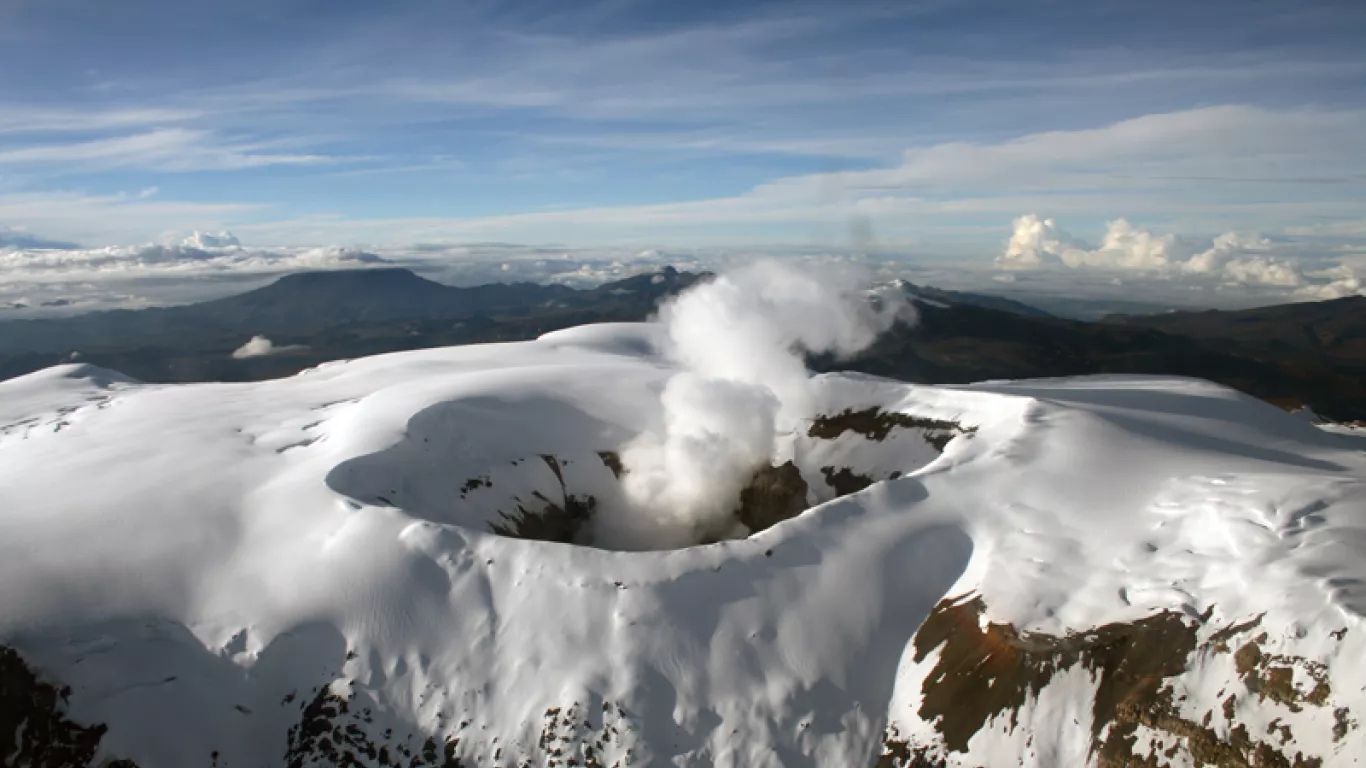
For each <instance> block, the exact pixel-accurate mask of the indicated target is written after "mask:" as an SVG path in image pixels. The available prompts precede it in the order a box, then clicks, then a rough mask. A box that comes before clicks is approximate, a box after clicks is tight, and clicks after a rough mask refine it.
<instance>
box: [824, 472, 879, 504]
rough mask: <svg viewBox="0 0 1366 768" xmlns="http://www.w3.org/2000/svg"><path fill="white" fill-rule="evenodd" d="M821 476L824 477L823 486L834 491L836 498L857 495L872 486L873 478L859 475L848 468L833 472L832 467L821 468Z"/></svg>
mask: <svg viewBox="0 0 1366 768" xmlns="http://www.w3.org/2000/svg"><path fill="white" fill-rule="evenodd" d="M821 474H822V475H824V476H825V484H826V485H828V486H830V487H831V488H833V489H835V495H836V496H837V497H839V496H848V495H849V494H851V493H858V492H859V491H861V490H863V489H864V488H867V487H868V486H870V485H872V484H873V478H871V477H869V476H867V475H860V474H859V473H857V472H855V471H853V470H852V469H850V468H848V467H840V468H839V471H835V468H834V467H821Z"/></svg>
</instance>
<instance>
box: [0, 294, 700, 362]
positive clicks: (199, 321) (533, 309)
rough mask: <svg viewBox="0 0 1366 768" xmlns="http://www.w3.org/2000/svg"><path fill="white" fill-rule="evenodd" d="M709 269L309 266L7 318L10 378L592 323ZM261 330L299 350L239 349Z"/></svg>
mask: <svg viewBox="0 0 1366 768" xmlns="http://www.w3.org/2000/svg"><path fill="white" fill-rule="evenodd" d="M697 279H699V276H698V275H694V274H690V273H686V272H679V271H677V270H675V269H673V268H672V267H666V268H664V269H663V270H661V271H659V272H655V273H651V274H645V275H637V276H634V277H629V278H626V279H623V280H618V281H614V282H610V283H606V284H604V285H601V286H598V287H596V288H591V289H574V288H569V287H566V286H563V285H538V284H534V283H514V284H510V285H509V284H492V285H481V286H475V287H472V288H457V287H454V286H449V285H443V284H441V283H436V282H433V281H431V280H427V279H425V278H423V277H420V276H418V275H416V274H413V273H412V272H410V271H408V270H406V269H393V268H386V269H363V270H345V271H332V272H305V273H299V274H294V275H288V276H286V277H282V278H280V279H279V280H277V281H275V282H274V283H271V284H270V285H267V286H265V287H263V288H259V289H256V290H253V291H248V292H246V293H243V294H239V295H236V296H229V297H227V298H223V299H217V300H214V301H208V302H203V303H199V304H189V305H184V306H177V307H164V308H156V309H145V310H117V311H112V312H96V313H91V314H87V315H80V316H76V317H69V318H61V319H51V320H12V321H8V322H0V380H3V379H6V378H11V377H14V376H18V375H22V374H25V373H29V372H31V371H36V370H39V369H42V368H46V367H48V366H50V365H54V364H56V363H58V362H66V361H68V360H69V359H71V357H70V356H71V354H72V353H73V352H77V353H79V359H80V360H82V361H84V362H89V363H94V364H98V365H103V366H107V367H110V368H114V369H115V370H119V371H123V372H126V373H128V374H129V375H131V376H134V377H136V378H138V379H141V380H144V381H202V380H223V381H241V380H257V379H263V378H271V377H276V376H287V375H290V374H293V373H296V372H298V371H299V370H302V369H303V368H307V367H309V366H312V365H316V364H318V363H321V362H325V361H328V360H336V359H339V358H349V357H360V356H363V355H372V354H378V353H381V352H392V351H397V350H403V349H417V348H421V347H438V346H449V345H454V344H470V343H476V342H487V341H514V340H521V339H527V338H534V337H535V336H537V335H540V334H541V333H545V332H547V331H553V330H557V329H560V328H566V327H569V326H573V325H582V324H584V323H593V322H606V321H629V320H643V319H645V318H646V317H648V316H649V315H650V314H651V313H652V312H654V310H655V308H656V306H657V305H658V303H659V300H660V299H661V298H663V297H665V296H668V295H672V294H674V293H677V292H679V291H681V290H683V289H684V288H686V287H687V286H689V285H692V284H693V282H695V281H696V280H697ZM256 335H265V336H267V337H269V338H270V340H271V341H272V342H273V343H274V345H275V346H276V347H277V348H281V349H287V350H289V352H288V354H275V355H263V356H259V357H250V358H247V359H233V358H232V353H233V351H234V350H236V349H237V348H239V347H240V346H241V345H243V344H244V343H245V342H246V341H247V340H248V339H250V338H252V337H253V336H256Z"/></svg>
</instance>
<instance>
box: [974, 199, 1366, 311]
mask: <svg viewBox="0 0 1366 768" xmlns="http://www.w3.org/2000/svg"><path fill="white" fill-rule="evenodd" d="M1282 249H1283V244H1281V243H1277V242H1276V241H1273V240H1271V239H1269V238H1266V237H1262V236H1261V235H1257V234H1247V233H1239V232H1226V233H1224V234H1221V235H1219V236H1218V237H1215V238H1214V239H1213V240H1212V241H1210V242H1209V243H1208V244H1207V245H1205V246H1199V245H1196V244H1193V243H1191V242H1188V241H1185V240H1183V239H1182V238H1179V237H1177V236H1175V235H1171V234H1157V233H1154V232H1151V231H1148V230H1145V229H1141V228H1139V227H1135V226H1134V225H1133V224H1131V223H1129V222H1128V221H1126V220H1124V219H1116V220H1114V221H1111V222H1110V223H1109V224H1107V225H1106V231H1105V236H1104V238H1103V239H1102V241H1101V244H1100V246H1099V247H1095V248H1092V247H1091V246H1089V245H1088V244H1086V243H1085V242H1083V241H1081V240H1079V239H1077V238H1075V237H1073V236H1071V235H1069V234H1068V233H1066V232H1064V231H1063V230H1062V229H1061V228H1059V227H1058V225H1057V224H1056V223H1055V222H1054V221H1053V220H1052V219H1042V218H1040V217H1039V216H1037V215H1034V214H1029V215H1025V216H1020V217H1019V218H1017V219H1015V220H1014V222H1013V227H1012V233H1011V236H1010V239H1009V240H1008V241H1007V243H1006V247H1005V250H1004V251H1003V252H1002V253H1001V255H1000V256H998V257H997V258H996V262H995V263H996V266H997V267H998V268H1000V269H1007V270H1021V269H1039V268H1043V267H1047V266H1050V265H1055V266H1056V265H1060V266H1064V267H1068V268H1071V269H1100V270H1111V271H1130V272H1139V273H1148V274H1151V275H1154V276H1157V277H1163V278H1178V277H1185V278H1190V279H1203V280H1212V281H1215V282H1217V283H1222V284H1227V285H1241V286H1259V287H1269V288H1280V289H1296V290H1295V291H1294V293H1293V294H1292V295H1293V296H1294V297H1297V298H1304V299H1313V298H1333V297H1338V296H1345V295H1353V294H1354V293H1357V292H1360V291H1361V283H1360V281H1359V280H1358V279H1357V277H1356V275H1355V272H1354V271H1353V270H1352V268H1351V267H1350V266H1348V265H1346V264H1339V265H1338V266H1337V267H1335V268H1333V269H1332V270H1328V271H1323V272H1321V273H1313V272H1312V271H1306V270H1305V269H1304V268H1303V267H1302V266H1301V265H1300V263H1299V261H1298V260H1297V259H1295V258H1292V257H1290V256H1288V255H1286V254H1283V253H1281V250H1282ZM1048 257H1051V259H1050V258H1048ZM1334 270H1335V271H1334Z"/></svg>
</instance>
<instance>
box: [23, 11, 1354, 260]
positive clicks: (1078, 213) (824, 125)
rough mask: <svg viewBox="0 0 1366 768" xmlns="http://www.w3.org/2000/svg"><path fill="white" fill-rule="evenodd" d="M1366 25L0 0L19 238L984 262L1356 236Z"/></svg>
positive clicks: (1039, 14)
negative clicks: (1024, 236)
mask: <svg viewBox="0 0 1366 768" xmlns="http://www.w3.org/2000/svg"><path fill="white" fill-rule="evenodd" d="M1363 40H1366V3H1362V2H1357V1H1355V0H1346V1H1343V2H1255V1H1248V0H1237V1H1236V2H1226V1H1223V0H1215V1H1213V2H1199V3H1191V2H1181V3H1177V2H1145V3H1136V2H1123V3H1121V2H1035V3H1019V2H994V1H991V0H987V1H977V0H963V1H961V2H949V1H947V0H928V1H926V2H916V1H914V0H911V1H908V2H841V3H815V2H811V3H804V2H782V3H720V2H715V3H713V2H695V3H678V2H639V1H636V0H608V1H607V2H596V3H592V2H590V3H568V2H523V1H518V2H506V1H504V2H491V1H477V2H464V3H460V2H430V3H426V2H416V3H414V2H409V3H400V2H395V3H372V2H365V3H361V2H264V1H258V0H233V1H232V2H224V1H216V2H199V3H172V2H163V1H162V0H141V1H138V0H135V1H133V2H120V3H109V2H101V1H98V0H90V1H84V0H82V1H76V0H0V49H2V50H4V52H5V53H4V56H5V59H6V61H7V65H6V66H4V67H0V228H8V229H9V230H14V231H18V232H23V233H25V236H26V237H30V238H33V237H39V238H50V239H53V240H59V241H68V242H75V243H79V244H82V245H85V246H90V247H95V246H106V245H114V244H121V245H127V244H132V243H143V242H151V241H166V242H171V241H176V240H178V239H179V238H180V237H183V236H184V235H186V234H188V233H189V232H191V231H193V230H196V229H224V228H226V229H230V230H232V231H233V232H235V233H236V234H237V235H238V236H239V237H240V238H241V240H242V242H243V243H244V244H255V245H262V246H264V245H271V246H277V245H278V246H290V245H325V244H376V243H383V244H400V243H409V244H411V243H429V242H436V243H459V242H471V241H490V240H491V241H504V242H516V243H563V244H568V245H573V246H585V247H587V246H604V247H606V246H613V247H616V246H621V247H699V246H713V247H742V246H743V247H757V246H760V245H762V246H778V245H787V246H802V247H830V248H841V247H858V248H865V249H873V248H879V249H884V250H887V251H889V252H891V251H894V252H897V253H903V254H911V255H918V256H922V257H925V258H962V259H969V260H971V259H977V260H980V261H982V262H983V263H989V262H990V260H991V258H992V257H994V256H995V255H997V254H998V253H999V252H1000V251H1001V247H1002V245H1003V243H1004V242H1005V241H1006V239H1007V238H1009V237H1010V236H1011V231H1012V230H1011V226H1012V225H1011V221H1012V219H1014V218H1015V217H1017V216H1021V215H1024V214H1039V215H1040V216H1051V217H1055V218H1057V219H1058V220H1060V221H1062V222H1064V223H1065V225H1066V226H1067V227H1068V229H1069V230H1071V231H1074V232H1081V233H1084V234H1085V235H1087V236H1088V237H1089V238H1090V239H1092V240H1097V239H1098V238H1099V237H1100V233H1101V232H1102V231H1103V229H1104V226H1105V222H1107V221H1110V220H1113V219H1116V218H1120V217H1124V218H1127V219H1129V220H1130V221H1133V222H1136V223H1138V224H1141V225H1143V226H1147V227H1151V228H1154V229H1156V230H1160V231H1162V232H1173V233H1177V234H1181V235H1189V236H1205V237H1212V236H1214V235H1216V234H1219V233H1221V232H1225V231H1230V230H1238V231H1246V230H1255V231H1256V232H1259V233H1265V234H1268V235H1271V236H1273V237H1286V238H1295V237H1298V238H1301V239H1304V238H1311V239H1312V238H1320V239H1325V242H1327V241H1331V242H1334V243H1338V244H1341V243H1343V242H1349V243H1354V242H1356V240H1355V238H1361V237H1366V138H1363V137H1366V46H1363V45H1362V41H1363ZM11 239H13V238H11Z"/></svg>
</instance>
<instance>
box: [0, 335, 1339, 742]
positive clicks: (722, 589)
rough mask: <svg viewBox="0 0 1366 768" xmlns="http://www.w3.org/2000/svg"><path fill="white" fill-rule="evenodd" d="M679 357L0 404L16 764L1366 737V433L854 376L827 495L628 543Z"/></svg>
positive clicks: (2, 653)
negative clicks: (774, 511) (642, 461)
mask: <svg viewBox="0 0 1366 768" xmlns="http://www.w3.org/2000/svg"><path fill="white" fill-rule="evenodd" d="M666 344H667V341H666V340H665V339H664V338H663V337H662V336H661V329H660V328H659V327H658V326H654V325H629V324H623V325H611V326H593V327H586V328H579V329H572V330H569V331H561V332H557V333H554V334H550V335H548V336H546V337H544V338H542V339H541V340H539V341H534V342H526V343H518V344H495V345H479V346H469V347H461V348H451V349H435V350H423V351H414V352H404V353H398V354H391V355H383V356H378V357H372V358H366V359H360V360H351V361H340V362H336V363H329V364H326V365H323V366H320V367H318V368H315V369H311V370H309V371H305V372H304V373H301V374H299V375H297V376H294V377H291V378H288V379H282V380H278V381H268V382H260V383H250V384H192V385H170V386H167V385H149V384H140V383H138V382H135V381H132V380H129V379H126V378H124V377H121V376H118V375H117V374H114V373H112V372H108V371H103V370H101V369H97V368H92V367H89V366H79V365H76V366H61V367H58V368H53V369H49V370H46V371H42V372H39V373H36V374H32V375H30V376H26V377H23V378H19V379H14V380H11V381H7V382H4V383H0V646H3V647H4V648H5V649H12V650H0V677H3V681H4V682H5V683H6V685H7V687H6V688H5V689H4V690H5V691H6V693H5V695H10V693H9V692H10V691H16V690H22V691H25V692H31V693H32V694H33V695H32V696H30V697H29V698H25V699H24V701H25V702H26V704H25V707H21V708H15V707H8V708H4V709H0V711H3V712H4V713H12V712H14V713H19V714H18V715H13V716H12V715H10V714H5V715H3V716H0V747H5V748H7V749H11V750H12V752H11V754H9V755H6V757H5V759H6V760H11V762H14V763H15V764H25V763H23V762H22V761H21V760H20V759H19V758H18V757H16V755H30V756H31V755H32V754H33V752H32V751H30V752H27V753H26V752H24V749H26V747H25V744H28V745H29V747H28V748H29V749H30V750H31V749H32V748H33V747H32V745H33V740H34V739H35V738H37V737H36V736H35V734H41V733H48V734H57V736H55V737H53V738H59V739H64V740H65V741H64V742H63V743H66V744H68V745H75V746H72V747H71V749H72V750H73V751H72V754H75V755H77V756H78V757H79V758H80V759H73V760H72V762H71V764H77V765H86V764H89V765H102V764H108V761H113V760H127V761H130V762H131V763H132V764H134V765H137V766H142V768H159V767H162V766H166V767H176V768H178V767H180V766H305V765H365V766H376V765H399V764H402V765H405V766H407V765H428V766H432V765H466V766H472V765H505V766H511V765H522V764H532V765H556V766H569V765H582V766H589V765H597V766H609V765H627V764H634V765H659V764H676V765H733V766H774V765H783V766H802V765H810V766H817V765H820V766H824V765H870V764H873V763H874V762H877V761H879V760H881V761H883V762H882V763H880V764H885V765H954V766H958V765H964V766H976V765H986V766H998V765H1034V766H1057V765H1086V764H1098V763H1100V762H1101V761H1102V760H1109V761H1111V762H1108V763H1104V764H1107V765H1118V764H1123V763H1121V762H1114V761H1115V760H1118V759H1120V758H1121V757H1123V756H1125V755H1141V756H1151V761H1150V762H1148V763H1143V764H1147V765H1200V764H1210V762H1209V760H1208V759H1207V758H1208V756H1209V755H1218V756H1220V759H1221V760H1223V761H1224V762H1218V763H1215V764H1219V765H1304V766H1308V765H1320V766H1338V765H1351V764H1353V761H1354V760H1355V759H1357V758H1359V757H1361V756H1362V755H1363V754H1366V740H1364V739H1363V737H1362V732H1361V731H1360V729H1359V728H1358V725H1357V723H1358V720H1359V718H1360V716H1361V713H1362V712H1366V693H1363V686H1366V626H1363V624H1362V619H1361V617H1362V615H1363V612H1366V485H1363V480H1364V479H1366V456H1364V455H1363V453H1362V448H1363V443H1362V441H1361V438H1359V437H1354V436H1351V435H1338V434H1329V433H1327V432H1324V431H1322V430H1319V429H1317V428H1316V427H1314V426H1313V425H1311V424H1309V423H1306V422H1305V421H1303V420H1301V419H1298V418H1295V417H1292V416H1289V415H1287V414H1285V413H1283V412H1281V411H1279V410H1277V409H1275V408H1273V407H1271V406H1268V405H1265V404H1263V403H1260V402H1258V401H1255V400H1252V399H1251V398H1248V397H1245V396H1242V395H1239V394H1237V393H1235V392H1232V391H1230V390H1227V389H1223V388H1220V387H1217V386H1214V385H1211V384H1207V383H1204V382H1199V381H1193V380H1186V379H1161V378H1146V377H1095V378H1083V379H1070V380H1051V381H1032V382H994V383H986V384H980V385H973V386H966V387H926V386H916V385H910V384H904V383H900V382H894V381H889V380H883V379H877V378H871V377H866V376H855V375H841V374H832V375H825V376H820V377H817V378H816V379H815V380H814V381H812V382H811V388H810V392H811V397H812V399H813V400H814V402H813V403H812V404H811V405H812V408H813V409H814V412H815V413H816V414H819V415H818V417H817V418H815V419H813V420H810V421H807V422H803V423H802V425H801V427H800V428H799V429H796V430H794V431H793V432H792V433H791V434H789V435H788V436H787V438H785V442H783V443H782V445H781V451H782V455H781V456H779V457H777V459H782V460H784V461H790V462H791V466H792V467H793V468H794V469H793V470H791V471H789V474H790V473H791V472H795V473H796V474H797V475H799V478H797V477H789V478H788V479H789V480H790V481H791V482H793V483H796V484H797V485H796V486H795V487H798V488H800V487H802V486H803V485H804V486H805V498H804V499H802V501H803V502H804V503H803V504H802V506H811V508H810V509H809V510H807V511H806V512H804V513H802V514H800V515H798V516H796V517H793V518H791V519H786V520H783V521H781V522H777V523H776V524H774V525H771V527H767V528H765V529H764V530H762V531H760V532H758V533H756V534H754V535H752V536H745V535H744V531H740V532H739V533H738V534H736V535H738V536H739V538H734V539H726V540H721V541H718V542H716V543H710V544H705V545H694V546H687V547H683V548H677V549H660V550H656V551H634V552H624V551H614V549H612V548H610V547H611V541H612V533H613V530H612V525H611V524H609V523H611V522H612V520H613V519H614V518H612V517H611V514H610V512H611V510H612V509H613V506H612V504H613V498H614V497H613V494H614V493H619V492H620V482H619V481H620V480H621V476H620V467H619V466H614V462H615V459H614V457H615V456H617V455H618V454H619V452H620V451H622V450H623V449H624V448H625V447H626V446H627V445H628V443H629V442H630V441H631V440H632V439H633V438H634V437H635V436H636V435H639V434H641V433H642V432H646V431H649V430H650V429H654V428H658V427H659V425H660V422H661V420H663V419H664V418H665V416H666V414H665V413H664V412H663V411H662V410H661V401H660V391H661V390H662V389H663V388H664V387H665V386H666V384H667V382H668V381H669V379H670V377H671V376H672V375H673V374H674V373H675V372H676V371H675V364H674V363H673V362H671V359H670V358H668V357H667V356H665V355H663V353H662V351H661V350H662V348H663V347H664V346H666ZM777 459H775V462H776V461H777ZM589 497H592V499H593V503H592V504H589V503H588V502H587V501H586V500H587V499H588V498H589ZM571 500H572V501H571ZM576 515H577V517H576ZM565 520H569V521H570V522H572V523H573V526H571V527H570V528H565V529H563V530H561V529H556V530H555V531H553V532H552V535H547V536H543V537H542V538H556V537H558V538H560V539H561V540H564V541H573V542H576V543H569V544H566V543H554V542H549V541H535V540H528V539H527V538H519V536H524V535H526V534H528V533H529V532H530V533H536V532H541V533H544V532H545V530H546V529H545V528H540V529H536V526H537V525H550V524H552V523H554V524H556V525H558V524H559V523H560V522H563V521H565ZM528 521H530V522H528ZM618 521H619V519H618ZM552 527H553V526H552ZM751 527H753V526H751ZM532 529H535V530H532ZM561 534H563V535H561ZM722 538H724V537H722ZM631 541H633V542H636V543H638V542H639V541H640V539H638V538H637V539H631ZM690 543H693V544H698V543H697V542H690ZM927 619H928V621H927ZM21 683H22V685H20V684H21ZM45 685H46V686H52V688H51V689H48V690H54V691H55V690H56V689H60V688H63V687H69V691H67V693H66V696H65V697H64V698H63V697H61V696H55V697H54V696H48V698H47V699H44V698H43V696H41V695H39V694H40V693H41V691H42V690H45V689H43V686H45ZM40 700H41V701H49V700H50V702H49V706H47V707H46V708H44V707H42V706H39V705H38V704H37V703H35V702H39V701H40ZM16 717H18V718H20V719H19V720H17V721H15V720H14V718H16ZM5 718H10V719H9V720H6V719H5ZM39 721H41V722H43V723H45V724H46V725H45V726H44V727H45V728H46V730H45V731H43V730H40V729H36V728H35V727H34V726H35V724H36V723H38V722H39ZM102 729H103V730H102ZM11 739H13V740H11ZM26 739H27V740H28V741H26ZM1125 759H1127V758H1125ZM1135 759H1137V758H1135ZM82 760H84V762H82ZM1202 760H1204V761H1205V762H1204V763H1202V762H1201V761H1202ZM917 761H919V762H917ZM1239 761H1241V762H1239ZM1132 764H1136V763H1132ZM121 765H126V763H125V764H121Z"/></svg>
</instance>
